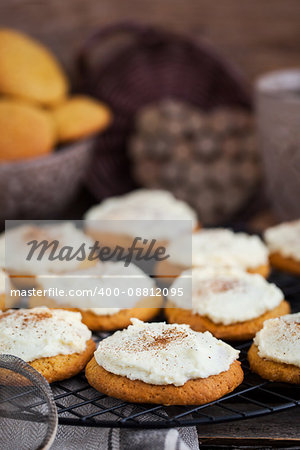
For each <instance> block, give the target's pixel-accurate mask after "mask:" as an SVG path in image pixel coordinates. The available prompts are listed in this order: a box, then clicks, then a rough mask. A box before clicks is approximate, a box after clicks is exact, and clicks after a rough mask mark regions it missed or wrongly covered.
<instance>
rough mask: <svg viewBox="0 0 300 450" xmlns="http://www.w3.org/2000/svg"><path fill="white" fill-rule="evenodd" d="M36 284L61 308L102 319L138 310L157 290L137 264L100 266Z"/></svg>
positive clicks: (43, 279)
mask: <svg viewBox="0 0 300 450" xmlns="http://www.w3.org/2000/svg"><path fill="white" fill-rule="evenodd" d="M37 282H38V284H39V287H40V288H42V289H47V292H48V295H47V296H48V297H50V298H51V299H54V300H55V302H56V303H57V304H58V305H63V306H69V307H73V308H80V309H82V310H85V311H91V312H93V313H94V314H96V315H99V316H103V315H113V314H116V313H118V312H119V311H120V310H121V309H124V308H134V307H136V305H137V303H138V302H139V300H141V299H143V298H145V297H147V295H145V294H144V292H150V291H151V289H154V287H155V283H154V281H153V280H152V279H151V278H150V277H148V276H147V275H146V274H145V273H144V272H143V271H142V270H141V269H140V268H139V267H137V266H135V265H134V264H130V265H129V266H128V267H125V266H124V263H123V262H122V261H117V262H113V261H108V262H99V263H97V264H96V265H95V266H93V267H90V268H88V269H85V270H77V271H76V272H70V273H68V274H65V275H60V276H59V277H57V276H54V277H53V276H47V277H38V278H37ZM60 293H63V295H60ZM149 295H150V294H149Z"/></svg>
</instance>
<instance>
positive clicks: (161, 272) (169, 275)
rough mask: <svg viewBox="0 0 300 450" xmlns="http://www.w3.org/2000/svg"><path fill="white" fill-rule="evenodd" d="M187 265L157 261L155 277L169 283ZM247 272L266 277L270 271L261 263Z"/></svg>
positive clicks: (266, 265)
mask: <svg viewBox="0 0 300 450" xmlns="http://www.w3.org/2000/svg"><path fill="white" fill-rule="evenodd" d="M187 269H188V267H185V266H180V265H178V264H172V263H171V262H169V260H167V259H166V260H164V261H159V262H158V263H157V264H156V267H155V275H156V277H157V278H158V279H159V280H160V281H161V282H162V283H164V284H166V285H169V284H171V283H172V282H173V281H174V279H175V278H177V277H179V275H180V274H181V273H182V272H183V271H184V270H187ZM247 272H248V273H258V274H259V275H261V276H262V277H264V278H267V277H268V276H269V273H270V266H269V265H268V264H265V265H261V266H258V267H255V268H253V269H251V268H250V269H248V270H247Z"/></svg>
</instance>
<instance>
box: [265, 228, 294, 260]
mask: <svg viewBox="0 0 300 450" xmlns="http://www.w3.org/2000/svg"><path fill="white" fill-rule="evenodd" d="M264 238H265V241H266V243H267V246H268V247H269V250H270V252H271V253H280V254H281V255H283V256H286V257H287V258H292V259H295V260H296V261H300V220H294V221H292V222H285V223H282V224H280V225H277V226H275V227H272V228H268V229H267V230H266V231H265V234H264Z"/></svg>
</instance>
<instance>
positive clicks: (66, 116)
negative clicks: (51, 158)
mask: <svg viewBox="0 0 300 450" xmlns="http://www.w3.org/2000/svg"><path fill="white" fill-rule="evenodd" d="M53 118H54V123H55V125H56V133H57V136H58V141H60V142H65V141H72V140H75V139H80V138H83V137H85V136H89V135H91V134H93V133H96V132H99V131H102V130H104V129H105V128H107V126H108V125H109V124H110V122H111V119H112V115H111V112H110V110H109V109H108V107H107V106H105V105H104V104H103V103H100V102H98V101H96V100H94V99H92V98H89V97H85V96H83V95H77V96H74V97H70V98H69V99H68V100H66V101H65V102H64V103H61V104H60V105H58V106H57V107H56V108H54V109H53Z"/></svg>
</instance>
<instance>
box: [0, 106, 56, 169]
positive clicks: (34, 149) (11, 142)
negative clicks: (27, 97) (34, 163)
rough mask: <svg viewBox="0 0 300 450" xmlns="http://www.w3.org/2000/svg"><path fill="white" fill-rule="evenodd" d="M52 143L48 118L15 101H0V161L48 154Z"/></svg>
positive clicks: (53, 135) (52, 130)
mask: <svg viewBox="0 0 300 450" xmlns="http://www.w3.org/2000/svg"><path fill="white" fill-rule="evenodd" d="M54 143H55V131H54V124H53V119H52V117H51V115H50V114H49V113H48V112H46V111H44V110H42V109H40V108H38V107H36V106H34V105H29V104H26V103H23V102H21V101H18V100H7V99H3V100H0V161H15V160H20V159H27V158H33V157H36V156H41V155H44V154H47V153H49V152H50V151H51V150H52V149H53V147H54Z"/></svg>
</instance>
